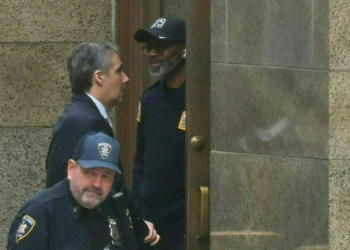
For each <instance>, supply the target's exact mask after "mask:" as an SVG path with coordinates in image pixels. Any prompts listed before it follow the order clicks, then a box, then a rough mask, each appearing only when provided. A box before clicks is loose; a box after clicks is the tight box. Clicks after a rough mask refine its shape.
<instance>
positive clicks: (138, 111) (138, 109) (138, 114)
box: [137, 102, 141, 122]
mask: <svg viewBox="0 0 350 250" xmlns="http://www.w3.org/2000/svg"><path fill="white" fill-rule="evenodd" d="M137 121H138V122H140V121H141V102H139V107H138V108H137Z"/></svg>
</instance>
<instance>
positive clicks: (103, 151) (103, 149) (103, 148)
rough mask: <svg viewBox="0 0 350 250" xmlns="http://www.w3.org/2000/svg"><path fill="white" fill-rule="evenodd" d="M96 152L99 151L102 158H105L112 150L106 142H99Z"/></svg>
mask: <svg viewBox="0 0 350 250" xmlns="http://www.w3.org/2000/svg"><path fill="white" fill-rule="evenodd" d="M98 152H99V153H100V155H101V157H102V159H106V158H107V157H108V156H109V155H110V154H111V152H112V146H111V145H110V144H109V143H106V142H102V143H99V144H98Z"/></svg>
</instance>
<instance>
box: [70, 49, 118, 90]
mask: <svg viewBox="0 0 350 250" xmlns="http://www.w3.org/2000/svg"><path fill="white" fill-rule="evenodd" d="M112 52H115V53H117V54H118V55H120V50H119V47H118V46H117V45H116V44H113V43H106V42H84V43H81V44H79V45H78V46H76V47H75V48H74V49H73V50H72V52H71V54H70V55H69V56H68V58H67V68H68V72H69V80H70V84H71V89H72V92H73V93H85V92H88V91H89V90H90V89H91V87H92V78H93V75H94V72H95V71H96V70H101V71H102V72H103V73H105V74H108V73H109V70H110V68H111V66H112V61H111V58H112V57H111V55H112Z"/></svg>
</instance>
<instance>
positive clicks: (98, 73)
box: [94, 70, 105, 85]
mask: <svg viewBox="0 0 350 250" xmlns="http://www.w3.org/2000/svg"><path fill="white" fill-rule="evenodd" d="M104 77H105V75H104V74H103V73H102V71H101V70H96V71H95V72H94V81H95V82H96V83H98V84H99V85H102V83H103V80H104Z"/></svg>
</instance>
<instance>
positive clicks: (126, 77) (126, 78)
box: [123, 72, 130, 83]
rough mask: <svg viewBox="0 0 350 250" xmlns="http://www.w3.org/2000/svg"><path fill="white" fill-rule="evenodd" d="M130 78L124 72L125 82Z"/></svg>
mask: <svg viewBox="0 0 350 250" xmlns="http://www.w3.org/2000/svg"><path fill="white" fill-rule="evenodd" d="M123 73H124V72H123ZM129 80H130V79H129V77H128V76H127V75H126V74H125V73H124V78H123V83H127V82H128V81H129Z"/></svg>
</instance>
